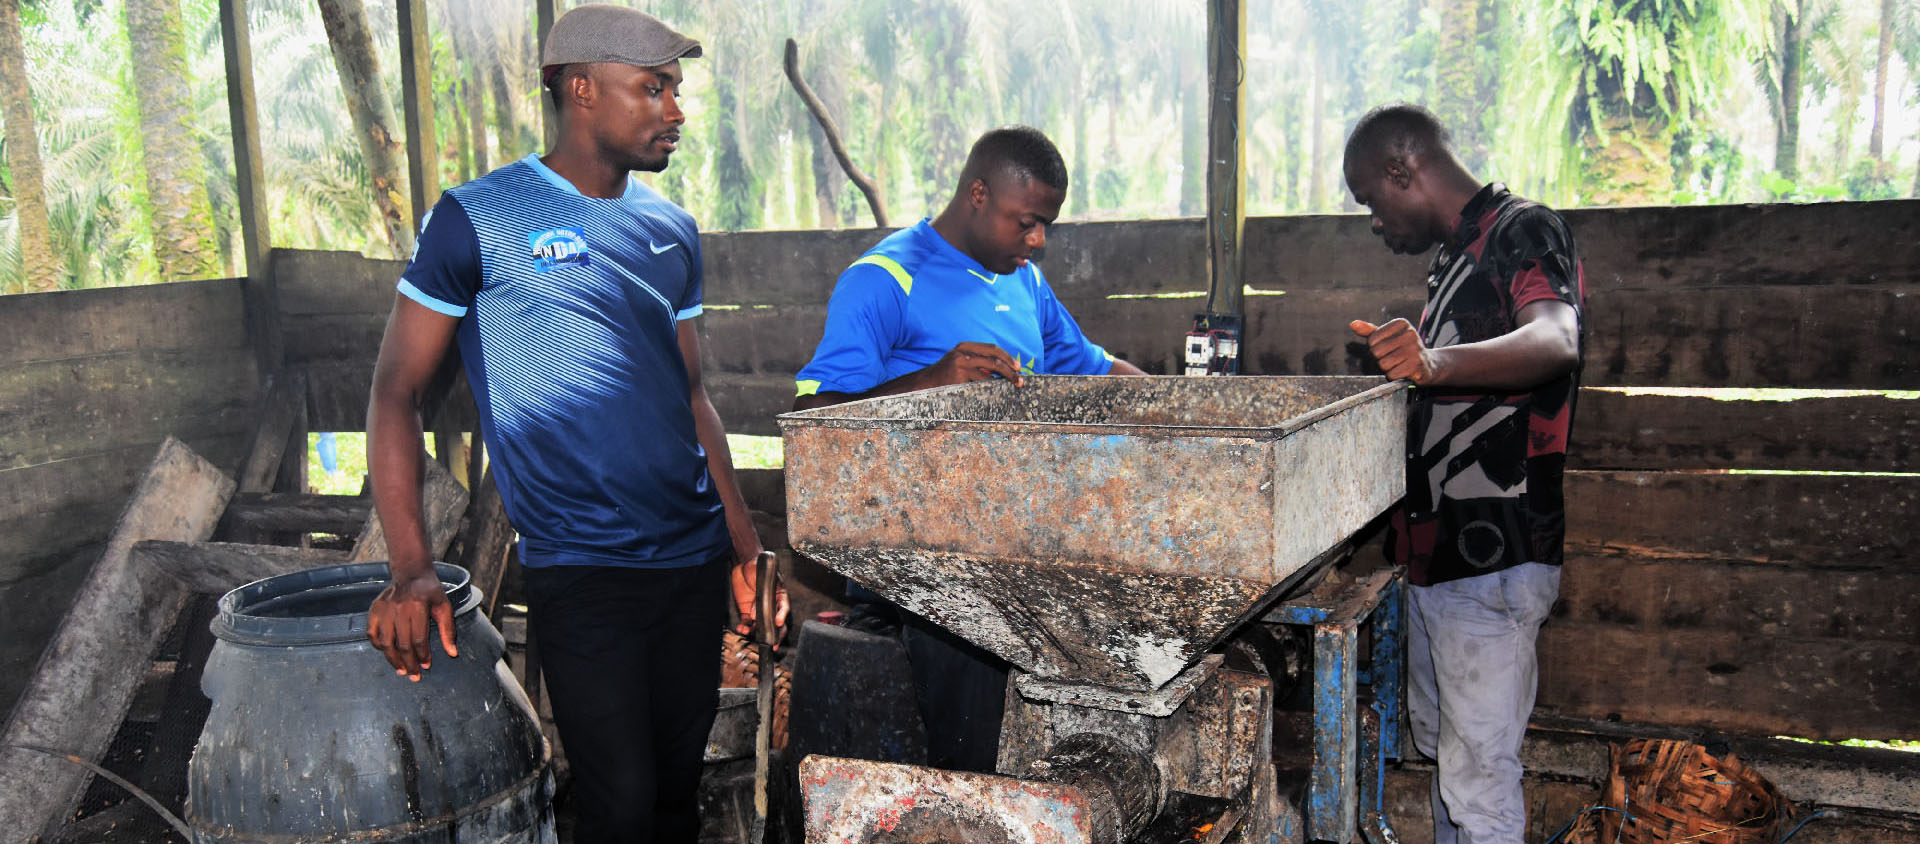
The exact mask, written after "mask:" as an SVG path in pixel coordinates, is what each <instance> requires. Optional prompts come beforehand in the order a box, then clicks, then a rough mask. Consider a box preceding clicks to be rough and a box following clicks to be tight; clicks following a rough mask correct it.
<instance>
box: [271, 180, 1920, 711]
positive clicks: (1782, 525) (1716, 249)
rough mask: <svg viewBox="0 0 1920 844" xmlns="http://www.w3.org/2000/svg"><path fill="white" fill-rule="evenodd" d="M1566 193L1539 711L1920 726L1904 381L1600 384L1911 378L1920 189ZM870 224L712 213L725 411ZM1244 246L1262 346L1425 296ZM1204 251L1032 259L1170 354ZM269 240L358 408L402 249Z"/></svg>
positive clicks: (327, 419)
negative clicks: (1784, 198)
mask: <svg viewBox="0 0 1920 844" xmlns="http://www.w3.org/2000/svg"><path fill="white" fill-rule="evenodd" d="M1567 216H1568V219H1569V221H1570V223H1571V224H1572V226H1573V228H1574V231H1575V233H1576V236H1577V237H1578V239H1579V242H1580V245H1581V248H1582V250H1583V253H1584V256H1585V259H1586V268H1587V279H1588V297H1589V302H1588V304H1589V309H1588V322H1587V328H1588V335H1587V360H1588V364H1587V368H1586V383H1587V384H1588V385H1589V389H1588V390H1587V391H1586V392H1585V393H1584V394H1583V405H1582V410H1581V416H1580V420H1579V423H1578V428H1577V430H1576V435H1575V451H1574V454H1573V457H1572V460H1573V466H1574V467H1575V468H1576V469H1578V470H1580V471H1578V472H1577V473H1576V474H1575V476H1574V477H1573V478H1571V480H1570V482H1569V496H1570V498H1571V501H1572V504H1571V514H1570V521H1571V534H1570V542H1571V544H1572V546H1573V552H1572V555H1571V556H1572V563H1571V565H1570V566H1569V568H1568V570H1567V574H1566V583H1565V586H1564V589H1563V601H1562V605H1561V607H1560V608H1559V610H1558V612H1557V617H1556V618H1555V620H1554V621H1553V622H1552V623H1551V624H1550V625H1549V626H1548V628H1547V632H1546V633H1545V634H1544V635H1543V640H1542V645H1541V647H1542V654H1543V657H1544V660H1545V662H1544V665H1545V667H1544V668H1543V673H1542V687H1541V696H1540V705H1541V707H1542V709H1543V710H1544V711H1547V712H1554V713H1558V714H1562V715H1569V716H1578V717H1598V718H1605V717H1610V716H1618V717H1621V718H1625V719H1628V720H1638V721H1646V722H1650V723H1665V724H1675V725H1694V726H1706V727H1711V728H1718V729H1726V730H1732V731H1737V732H1746V733H1755V734H1775V733H1789V734H1795V735H1802V736H1809V737H1821V738H1887V737H1902V738H1915V737H1920V707H1915V706H1913V705H1912V703H1911V701H1913V700H1915V699H1920V674H1916V673H1913V672H1910V671H1907V670H1906V669H1905V668H1904V666H1906V665H1909V664H1912V663H1914V662H1916V661H1920V617H1917V616H1916V613H1915V611H1914V610H1913V609H1911V608H1913V607H1916V606H1920V573H1916V569H1915V566H1914V563H1915V562H1916V561H1917V560H1916V558H1917V557H1920V551H1916V550H1915V549H1916V546H1915V543H1914V542H1913V539H1914V538H1915V537H1914V536H1913V530H1914V528H1913V527H1912V514H1914V513H1916V512H1920V506H1916V498H1920V478H1916V477H1914V476H1913V475H1912V474H1911V473H1913V472H1914V471H1915V470H1914V468H1913V466H1914V448H1915V447H1914V446H1913V445H1912V443H1913V442H1914V440H1913V437H1914V435H1915V434H1916V433H1920V400H1916V399H1915V398H1913V397H1912V396H1911V395H1908V396H1898V395H1896V396H1879V395H1875V396H1851V395H1849V396H1839V397H1832V398H1815V399H1806V400H1801V401H1793V402H1777V401H1720V400H1716V399H1714V398H1708V397H1702V396H1697V395H1686V394H1680V395H1660V394H1641V393H1635V392H1616V391H1609V390H1605V389H1595V388H1646V387H1658V388H1703V387H1705V388H1725V387H1741V388H1753V387H1789V388H1819V389H1828V390H1875V391H1913V390H1916V389H1920V202H1915V201H1905V200H1902V201H1888V202H1874V203H1847V204H1832V205H1802V206H1792V205H1777V206H1723V207H1708V208H1629V209H1599V210H1581V211H1574V212H1570V213H1569V214H1568V215H1567ZM882 234H883V232H880V231H876V230H857V231H839V232H756V233H737V234H709V235H707V236H706V237H705V238H704V241H703V244H704V250H705V255H706V260H707V280H706V285H707V287H706V302H707V305H708V311H707V314H708V315H707V316H706V317H705V318H704V319H703V320H702V336H703V339H704V343H705V351H706V361H705V369H706V372H707V373H708V383H709V389H710V391H711V392H712V393H713V395H714V399H715V402H716V404H717V405H718V406H719V409H720V412H721V416H722V418H724V419H725V420H726V421H727V424H728V427H729V428H730V429H731V430H734V431H739V432H747V433H760V434H772V433H776V432H777V429H776V427H775V425H774V422H773V416H774V415H775V414H776V413H778V412H780V411H782V410H784V409H786V407H787V406H788V404H789V403H790V401H791V396H792V392H791V389H792V387H791V384H792V376H793V373H794V371H795V370H797V369H798V368H799V367H800V366H801V365H802V364H803V363H804V362H805V361H806V359H807V358H808V356H809V355H810V354H811V352H812V349H813V346H814V344H815V343H817V342H818V339H819V332H820V327H821V324H822V320H823V318H824V315H825V302H826V299H827V296H828V294H829V292H830V291H831V288H832V284H833V279H834V277H835V276H836V275H837V273H838V272H839V270H840V269H842V268H843V267H845V266H846V264H847V263H848V262H849V261H851V260H852V259H853V258H854V257H856V256H858V254H859V253H860V252H861V250H863V249H864V248H866V247H867V246H868V245H870V244H871V243H873V242H874V241H876V240H878V239H879V238H880V237H881V236H882ZM1247 248H1248V250H1249V256H1248V261H1247V272H1248V283H1249V285H1250V286H1251V287H1253V288H1254V289H1255V291H1256V295H1251V296H1249V297H1248V298H1247V308H1248V312H1247V317H1248V332H1249V340H1248V343H1247V345H1246V348H1245V368H1246V369H1247V371H1249V372H1251V373H1254V374H1349V373H1358V372H1363V371H1365V370H1366V363H1365V355H1364V349H1363V348H1362V347H1361V346H1359V345H1358V344H1357V343H1355V342H1353V340H1352V338H1351V337H1350V335H1349V334H1348V333H1347V331H1346V328H1345V325H1346V322H1347V321H1348V320H1350V319H1354V318H1363V319H1372V320H1376V321H1377V320H1380V319H1384V318H1386V317H1390V316H1413V315H1415V314H1417V312H1418V310H1419V308H1420V305H1421V302H1422V295H1423V293H1422V288H1421V286H1420V281H1421V279H1422V278H1423V276H1424V272H1425V267H1426V264H1425V259H1424V258H1409V257H1399V256H1394V255H1391V254H1390V253H1388V252H1387V251H1386V250H1385V249H1384V248H1382V246H1381V245H1380V243H1379V241H1378V240H1377V239H1376V238H1374V237H1373V236H1372V234H1371V233H1370V232H1369V231H1368V230H1367V225H1366V220H1365V218H1363V217H1359V216H1321V217H1288V218H1263V219H1253V220H1248V221H1247ZM1204 249H1205V243H1204V232H1203V230H1202V228H1201V224H1200V222H1199V221H1198V220H1157V221H1140V222H1124V223H1086V224H1074V225H1061V226H1058V227H1056V228H1055V230H1054V232H1053V234H1052V238H1051V242H1050V244H1049V247H1048V254H1047V255H1046V257H1045V259H1044V261H1043V263H1042V266H1043V267H1044V268H1045V270H1046V272H1047V274H1048V277H1049V279H1050V280H1051V281H1052V283H1053V285H1054V287H1055V289H1056V291H1057V293H1058V295H1059V296H1060V297H1061V299H1062V300H1063V301H1065V302H1067V304H1068V306H1069V308H1070V309H1071V310H1072V311H1073V312H1074V314H1075V316H1076V317H1077V318H1078V319H1079V321H1080V323H1081V324H1082V326H1083V327H1085V328H1086V330H1087V331H1088V333H1089V334H1090V335H1091V336H1093V337H1094V338H1095V339H1096V340H1097V341H1099V342H1101V343H1103V344H1105V345H1106V346H1107V347H1108V348H1109V349H1110V350H1111V351H1113V352H1114V353H1116V354H1119V355H1121V356H1123V357H1126V358H1127V359H1129V360H1132V361H1134V362H1136V363H1139V364H1140V365H1142V366H1143V367H1144V368H1146V369H1148V370H1149V371H1152V372H1162V373H1165V372H1172V371H1175V368H1176V361H1175V359H1174V356H1175V354H1176V353H1177V350H1178V347H1179V340H1180V335H1181V334H1182V333H1183V332H1184V330H1185V327H1186V325H1187V322H1188V320H1190V318H1191V315H1192V313H1193V312H1194V311H1196V310H1198V309H1199V308H1200V307H1201V305H1202V301H1201V300H1199V299H1195V298H1141V297H1145V296H1162V297H1164V296H1167V295H1168V294H1178V293H1182V292H1186V291H1197V290H1200V289H1203V288H1204V286H1205V285H1204V272H1203V270H1204V263H1203V261H1204ZM275 268H276V273H277V274H278V279H279V285H280V291H281V302H282V305H281V307H282V311H283V313H284V315H285V317H286V320H287V323H286V334H287V347H288V357H289V359H290V362H292V363H298V364H300V365H306V366H309V367H310V368H312V369H313V370H314V371H315V372H316V377H315V378H314V379H313V388H312V389H313V404H314V409H315V414H316V415H315V422H314V427H315V428H316V429H317V430H327V429H333V430H357V429H359V428H360V427H361V425H362V421H361V419H362V416H363V413H364V410H363V409H364V407H365V402H366V382H367V378H368V375H369V374H370V372H371V365H372V360H373V352H374V349H375V348H376V347H377V344H378V338H379V332H380V327H381V325H382V323H383V321H384V318H385V314H386V312H387V309H388V308H389V307H390V306H391V303H392V297H393V293H392V286H393V281H394V279H395V278H397V276H398V274H399V272H400V269H401V265H400V264H399V263H397V262H391V261H369V260H366V259H363V258H360V257H358V256H354V255H343V254H339V253H311V252H305V253H301V252H285V251H282V252H280V253H278V257H277V259H276V264H275ZM1753 470H1760V471H1762V472H1766V473H1763V474H1751V473H1747V472H1751V471H1753ZM1729 472H1742V473H1741V474H1728V473H1729ZM1780 472H1815V473H1826V474H1811V475H1809V474H1770V473H1780ZM1834 472H1845V473H1869V474H1865V475H1860V474H1832V473H1834Z"/></svg>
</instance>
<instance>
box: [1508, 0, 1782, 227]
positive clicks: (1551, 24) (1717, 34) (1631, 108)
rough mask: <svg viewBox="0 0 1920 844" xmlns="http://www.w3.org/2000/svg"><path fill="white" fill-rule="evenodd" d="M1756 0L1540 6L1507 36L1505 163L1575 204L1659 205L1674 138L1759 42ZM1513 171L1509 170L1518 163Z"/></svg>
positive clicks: (1552, 2) (1598, 0) (1762, 24)
mask: <svg viewBox="0 0 1920 844" xmlns="http://www.w3.org/2000/svg"><path fill="white" fill-rule="evenodd" d="M1767 10H1768V7H1767V6H1766V5H1764V4H1763V2H1762V0H1544V2H1543V3H1542V5H1541V6H1539V7H1534V8H1530V9H1524V10H1522V13H1521V14H1520V15H1519V18H1520V20H1519V22H1518V26H1516V28H1515V37H1516V38H1517V39H1519V40H1518V41H1517V42H1516V43H1518V44H1520V45H1522V48H1523V49H1522V51H1521V52H1519V53H1518V54H1517V56H1516V58H1517V60H1518V61H1517V64H1518V65H1519V66H1518V67H1512V68H1509V71H1508V72H1509V73H1515V72H1517V73H1519V74H1521V75H1525V76H1529V77H1531V78H1533V79H1537V80H1541V82H1542V83H1543V84H1537V85H1534V86H1531V87H1530V88H1528V89H1524V90H1519V91H1516V92H1515V93H1516V97H1515V100H1514V101H1513V103H1512V104H1510V105H1509V106H1507V107H1506V108H1505V112H1506V114H1508V115H1510V116H1511V120H1512V124H1513V127H1512V131H1503V132H1502V133H1501V135H1502V138H1501V141H1500V142H1499V144H1500V146H1501V148H1502V151H1503V153H1504V154H1503V155H1502V156H1501V157H1502V159H1503V160H1505V161H1508V162H1509V166H1515V169H1516V170H1522V171H1525V172H1526V173H1527V174H1528V175H1530V176H1533V177H1535V178H1538V179H1539V180H1540V181H1542V182H1544V183H1546V184H1549V185H1562V186H1565V184H1566V180H1571V182H1572V185H1571V186H1572V187H1575V188H1576V189H1577V192H1578V194H1579V198H1580V200H1581V201H1582V202H1584V203H1585V204H1593V205H1618V204H1623V203H1629V202H1656V203H1664V202H1667V201H1669V199H1670V197H1671V196H1672V194H1673V192H1674V178H1673V168H1672V167H1671V165H1670V163H1669V157H1670V155H1671V153H1672V151H1673V149H1674V146H1675V140H1676V139H1677V138H1682V137H1687V136H1689V135H1690V134H1691V132H1690V130H1691V128H1692V127H1693V125H1694V124H1695V122H1696V121H1697V120H1699V119H1701V117H1702V116H1703V115H1704V114H1705V113H1706V109H1707V107H1708V106H1710V105H1711V104H1712V103H1713V102H1714V100H1715V99H1716V97H1717V96H1718V95H1719V93H1720V91H1721V90H1722V89H1723V86H1724V85H1725V84H1726V81H1727V80H1728V79H1730V78H1731V73H1732V69H1733V68H1736V67H1744V66H1747V65H1748V64H1749V63H1750V62H1751V61H1752V60H1753V59H1754V58H1756V57H1757V55H1758V51H1759V50H1760V49H1761V47H1762V46H1763V45H1764V43H1765V41H1766V37H1767V36H1766V18H1767ZM1516 165H1518V166H1516Z"/></svg>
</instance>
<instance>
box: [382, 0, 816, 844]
mask: <svg viewBox="0 0 1920 844" xmlns="http://www.w3.org/2000/svg"><path fill="white" fill-rule="evenodd" d="M699 55H700V45H699V43H698V42H696V41H694V40H693V39H691V38H688V37H686V36H684V35H681V34H680V33H678V32H675V31H673V30H672V29H671V28H669V27H667V26H666V25H665V24H663V23H661V22H660V21H659V20H656V19H654V18H653V17H651V16H648V15H646V14H643V13H641V12H638V11H635V10H633V9H627V8H622V7H618V6H609V5H604V4H591V5H584V6H580V7H578V8H575V9H573V10H572V11H569V12H568V13H567V14H566V15H565V16H563V17H561V18H560V19H559V20H558V21H555V22H554V25H553V29H552V31H551V33H550V34H549V36H548V40H547V47H546V54H545V56H543V60H542V78H543V81H544V82H545V84H546V86H547V90H548V92H549V93H550V94H551V96H552V97H553V101H554V104H555V107H556V110H557V112H558V114H559V133H558V141H557V142H556V144H555V145H554V147H553V148H552V149H550V150H548V151H547V154H546V155H545V156H540V157H535V156H528V157H526V158H524V159H521V160H520V161H517V162H514V163H513V164H509V165H507V166H505V167H502V168H500V169H499V170H496V171H494V172H492V173H489V174H487V175H486V176H484V177H482V178H480V179H477V180H475V181H473V182H469V183H467V184H465V185H462V186H460V187H457V188H454V189H453V190H450V191H448V192H447V194H446V195H445V196H444V197H442V198H441V200H440V202H439V204H438V205H436V206H434V209H433V212H432V213H431V214H429V215H428V217H427V218H426V220H424V221H423V223H422V226H421V232H420V237H419V239H418V242H417V245H416V246H415V248H414V255H413V260H412V261H411V262H410V263H409V264H408V266H407V269H406V272H405V273H404V274H403V275H402V276H401V279H400V282H399V285H398V287H399V292H398V295H397V296H396V298H395V301H394V307H393V313H392V315H391V316H390V317H389V318H388V322H387V331H386V336H385V338H384V339H383V340H382V341H381V345H380V358H379V362H378V363H377V364H376V365H375V368H374V376H373V391H372V393H373V398H372V401H371V402H370V404H369V405H368V408H367V430H368V432H369V433H370V435H371V443H370V447H369V452H370V459H371V463H372V474H373V495H374V503H375V505H376V507H377V508H378V510H379V513H380V520H381V522H382V524H384V525H385V526H386V532H387V542H388V551H389V554H390V556H391V557H392V559H391V561H390V562H389V564H388V565H389V569H390V572H391V575H392V584H391V585H390V586H389V587H388V588H387V590H386V591H385V592H383V593H381V595H380V597H379V598H378V599H376V600H375V601H374V604H373V607H372V608H371V610H370V611H369V618H368V624H367V636H368V638H370V639H371V640H372V641H373V642H374V644H375V645H376V646H378V647H379V648H380V650H381V651H382V652H384V653H385V654H386V657H387V660H388V662H390V663H391V664H392V665H393V668H394V670H395V672H396V674H397V675H399V676H400V677H401V678H404V679H402V680H400V681H402V682H404V681H405V679H411V680H413V681H416V682H418V681H420V680H421V679H422V676H423V674H424V672H426V670H427V668H428V666H429V665H430V663H431V644H432V643H431V641H430V639H431V636H430V634H429V621H430V620H431V621H432V622H434V623H435V624H436V625H437V627H438V629H439V634H438V638H439V640H440V645H441V648H442V649H443V650H444V651H445V653H446V655H447V656H448V657H449V658H455V657H458V655H459V652H458V650H457V648H456V643H455V642H454V641H453V633H452V630H453V623H452V621H453V615H452V609H451V607H449V605H448V604H447V600H446V593H445V590H444V589H443V587H442V586H441V584H440V582H439V579H438V578H437V577H436V576H435V574H434V572H433V569H432V566H431V562H432V555H431V552H430V551H429V549H428V544H427V539H426V530H425V527H424V524H425V522H424V519H423V518H422V516H421V511H422V507H421V497H420V477H421V460H422V437H421V423H420V409H421V405H422V400H423V398H424V396H425V394H426V391H427V384H428V382H429V381H430V380H431V378H432V376H433V374H434V372H435V370H437V369H438V368H439V366H440V364H441V362H442V361H443V360H444V359H445V358H446V356H447V354H448V352H449V351H450V350H451V349H453V348H454V345H455V344H456V343H457V344H458V348H459V356H460V359H461V361H462V362H463V364H464V365H465V367H466V370H467V377H468V380H469V382H470V383H472V384H473V387H474V390H473V392H474V397H475V399H476V400H477V401H478V402H479V406H480V427H481V433H482V434H483V435H484V436H485V438H486V444H487V449H488V452H489V456H490V457H492V467H493V478H494V483H495V484H496V485H497V486H498V488H499V490H500V498H501V500H502V502H503V503H504V504H505V506H506V510H507V515H508V518H509V519H510V520H511V521H512V522H513V526H514V528H515V529H516V530H518V531H519V533H520V543H519V553H520V561H521V563H522V565H523V566H524V569H525V580H526V592H527V603H528V610H529V620H530V623H531V625H532V629H533V634H534V637H535V639H536V640H537V641H538V642H539V643H540V645H539V647H540V661H541V666H542V671H543V674H544V677H545V679H546V683H547V689H548V691H549V692H550V693H551V696H552V701H553V711H554V720H555V721H556V722H557V724H558V726H559V728H560V738H561V741H562V742H563V743H564V744H565V746H566V753H567V760H568V762H569V764H570V765H571V767H572V770H573V772H574V792H573V793H574V807H575V811H576V817H577V819H578V820H577V826H576V831H575V839H574V840H576V841H580V842H603V841H610V842H628V841H637V842H644V841H675V842H682V841H684V842H691V841H693V840H694V839H695V838H696V836H697V834H698V830H699V817H698V813H697V807H696V804H695V788H696V786H697V785H698V783H699V779H700V768H701V757H702V753H703V751H704V749H705V746H706V738H707V732H708V730H709V729H710V728H711V726H712V723H713V717H714V707H715V704H716V702H717V694H716V689H717V688H718V686H719V684H720V676H719V672H720V661H719V654H720V635H721V631H722V630H723V629H724V627H725V625H726V621H727V619H726V600H727V597H726V596H727V592H728V589H729V584H730V583H731V586H732V588H733V590H734V592H735V597H736V601H737V602H738V606H739V607H740V609H741V614H742V616H743V618H746V619H748V620H750V619H751V617H752V613H753V609H752V601H751V597H752V594H753V581H754V579H755V571H754V565H753V563H754V561H755V558H756V557H757V556H758V555H759V553H760V550H761V547H760V540H759V539H758V538H757V537H756V536H755V534H754V529H753V521H752V519H751V517H750V516H749V515H748V512H747V508H746V504H745V502H744V501H743V500H742V498H741V496H740V490H739V487H738V486H737V485H736V483H735V481H734V475H733V461H732V457H731V455H729V453H728V451H727V442H726V436H725V431H724V429H723V428H722V427H721V423H720V417H719V415H718V414H717V413H715V412H714V409H713V404H712V402H710V401H709V400H708V398H707V393H706V390H705V388H704V387H702V386H701V381H700V349H699V340H698V336H697V335H696V333H695V332H694V330H693V323H692V322H691V320H692V319H693V318H694V317H696V316H698V315H699V314H700V312H701V263H700V238H699V234H698V231H697V230H696V228H695V225H694V221H693V218H692V217H691V216H689V215H688V214H687V212H686V211H684V210H682V209H681V208H680V207H679V206H676V205H674V204H673V203H671V202H668V201H667V200H666V199H664V198H662V197H661V196H660V195H659V194H657V193H655V192H654V191H653V190H651V189H649V188H647V187H646V186H645V185H643V184H641V183H640V182H639V181H637V180H635V179H634V178H633V177H632V176H631V171H634V170H643V171H659V170H664V169H666V166H667V159H668V157H669V156H671V155H672V153H673V151H674V148H675V147H676V146H677V145H678V143H679V141H680V125H681V124H682V123H684V122H685V121H686V115H685V114H684V113H682V112H681V110H680V106H679V102H678V96H679V88H680V82H681V79H682V77H681V72H680V60H681V59H683V58H693V57H696V56H699ZM730 572H731V577H730V576H729V573H730ZM743 597H744V598H745V599H746V600H744V602H739V601H740V599H741V598H743ZM779 614H780V616H782V618H777V619H776V620H775V621H776V624H777V623H780V622H782V621H784V616H785V614H786V609H785V606H784V604H782V606H781V608H780V610H779ZM428 679H431V678H428Z"/></svg>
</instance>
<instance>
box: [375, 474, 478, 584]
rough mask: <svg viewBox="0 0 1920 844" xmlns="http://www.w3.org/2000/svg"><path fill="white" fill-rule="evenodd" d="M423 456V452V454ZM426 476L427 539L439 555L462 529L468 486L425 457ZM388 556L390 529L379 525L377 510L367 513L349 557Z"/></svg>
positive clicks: (382, 558) (423, 495) (377, 558)
mask: <svg viewBox="0 0 1920 844" xmlns="http://www.w3.org/2000/svg"><path fill="white" fill-rule="evenodd" d="M422 457H423V459H424V455H423V456H422ZM425 462H426V478H425V481H424V482H423V483H422V484H421V498H422V500H423V503H424V504H425V505H426V518H427V543H428V548H429V549H430V550H432V551H433V554H434V556H435V557H436V558H437V557H439V556H440V555H441V554H443V553H445V552H446V550H447V546H448V545H449V544H451V543H452V542H453V538H454V537H455V536H457V535H458V534H459V532H460V518H461V517H462V516H463V515H465V514H466V509H467V488H466V487H463V486H461V485H460V482H459V481H456V480H454V479H453V473H452V472H449V471H447V467H445V466H442V465H440V464H439V463H437V462H434V461H432V460H426V461H425ZM386 559H387V533H386V531H385V530H384V529H382V528H381V527H380V514H379V512H378V511H375V512H371V513H368V514H367V523H366V526H365V527H363V528H361V530H360V538H359V540H357V541H355V542H354V544H353V551H352V553H350V554H348V556H347V561H348V562H353V563H367V562H375V561H381V562H384V561H385V560H386Z"/></svg>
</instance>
